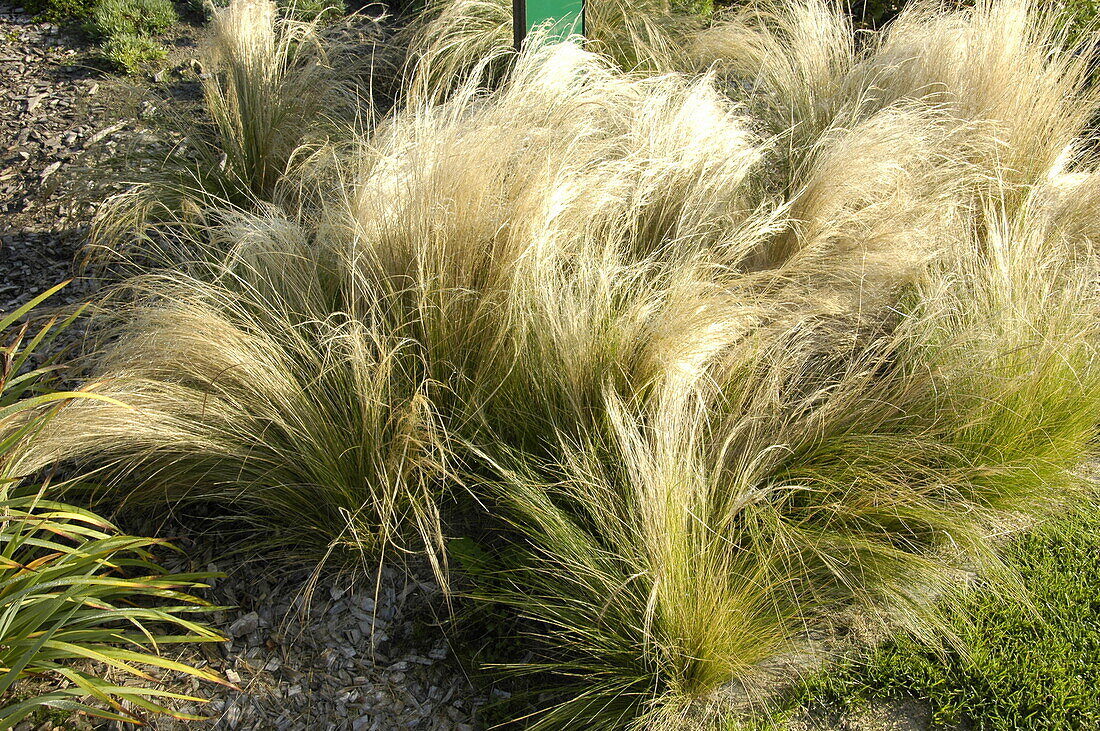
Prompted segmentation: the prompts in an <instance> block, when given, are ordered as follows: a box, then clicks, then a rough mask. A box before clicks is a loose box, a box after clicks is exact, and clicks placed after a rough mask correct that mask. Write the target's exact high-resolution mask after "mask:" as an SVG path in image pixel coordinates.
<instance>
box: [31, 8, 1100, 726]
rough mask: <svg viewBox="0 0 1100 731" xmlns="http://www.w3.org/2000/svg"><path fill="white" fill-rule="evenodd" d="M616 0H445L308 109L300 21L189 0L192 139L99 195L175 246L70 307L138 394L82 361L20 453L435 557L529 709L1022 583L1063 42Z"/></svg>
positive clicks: (1092, 188)
mask: <svg viewBox="0 0 1100 731" xmlns="http://www.w3.org/2000/svg"><path fill="white" fill-rule="evenodd" d="M624 9H625V5H620V4H617V3H610V2H609V3H607V4H605V5H603V7H602V9H594V12H595V13H596V15H595V17H596V19H597V20H596V22H594V25H593V35H594V42H593V43H592V44H591V46H590V48H589V49H588V50H584V49H581V48H580V47H578V46H576V45H574V44H562V45H557V46H549V47H547V46H540V45H539V44H538V43H532V44H530V45H529V46H528V47H527V49H526V50H525V52H524V53H523V54H522V55H521V56H519V57H516V56H515V54H514V53H513V52H512V51H511V50H510V49H509V43H510V41H509V40H508V38H510V32H509V31H508V28H507V26H505V25H503V23H504V14H505V12H504V11H505V6H504V5H503V4H501V3H499V2H496V1H495V0H453V1H452V2H447V3H443V4H441V5H438V6H436V8H435V9H434V10H433V11H432V12H431V13H430V14H429V16H428V20H427V21H426V23H425V24H424V25H422V26H421V31H420V32H421V33H422V35H421V36H420V39H419V40H418V42H417V44H416V45H415V46H414V50H413V53H412V54H411V56H410V60H409V74H410V75H409V84H408V86H407V88H406V90H405V91H404V93H403V94H402V97H401V100H400V103H399V105H398V108H397V109H396V110H395V111H394V112H393V113H392V114H390V115H389V116H387V117H386V118H385V119H383V120H381V121H380V122H379V123H378V124H377V125H364V126H363V128H364V129H365V130H366V131H360V132H359V133H355V132H353V131H351V130H347V131H346V132H345V133H344V134H343V135H340V136H337V135H336V134H335V133H333V134H332V135H331V136H330V137H328V138H327V141H325V142H323V143H322V142H319V141H317V139H314V141H313V144H311V145H309V146H307V147H306V148H305V149H303V148H301V147H300V145H301V144H302V143H303V142H304V141H309V138H310V134H311V131H312V130H313V129H314V128H315V124H316V119H317V117H319V116H321V113H322V112H325V111H328V110H330V109H331V108H332V107H331V106H329V103H328V102H325V101H323V100H326V99H332V98H337V99H344V100H347V99H348V98H349V95H348V93H347V87H346V85H345V82H344V81H343V80H342V77H341V76H340V75H338V74H335V73H332V72H331V66H329V65H326V64H324V63H322V61H321V60H322V59H324V58H325V55H324V53H325V45H324V43H323V42H321V41H320V40H319V37H317V36H315V35H312V34H311V32H310V26H301V25H294V24H288V23H289V22H288V21H279V20H276V19H275V18H276V14H275V9H274V6H273V5H272V4H270V3H263V2H259V1H258V0H238V1H237V2H235V3H233V4H232V5H230V7H229V8H228V9H227V10H225V11H221V12H220V13H219V15H218V16H217V18H216V21H215V38H216V40H215V44H216V45H215V48H216V49H218V53H219V54H220V55H219V56H218V57H219V58H220V59H221V62H220V63H221V64H222V65H221V66H219V67H218V69H217V70H216V72H215V73H213V74H212V75H211V77H210V81H209V82H208V84H207V88H206V105H207V113H208V114H209V120H210V126H209V127H207V128H206V129H207V132H206V133H205V134H206V136H205V137H202V138H201V141H200V142H198V143H194V144H198V145H200V147H197V148H194V149H197V150H198V152H197V153H196V154H195V155H194V156H192V157H191V158H189V162H188V163H187V165H189V166H190V167H186V166H185V167H170V166H169V167H166V168H164V169H163V170H162V173H163V174H162V177H161V178H160V179H158V180H154V181H148V182H146V183H145V184H144V185H142V186H141V187H138V188H137V189H135V191H133V192H131V193H129V194H127V195H125V196H124V197H122V198H120V199H116V201H115V202H114V203H113V204H112V205H111V206H109V207H108V209H107V212H106V214H105V218H104V219H102V220H101V222H100V227H99V232H100V236H101V241H102V242H105V243H106V244H107V245H110V246H111V247H113V248H114V249H115V250H116V251H128V250H134V249H136V250H138V251H141V252H144V253H145V255H148V254H149V253H150V252H155V253H157V255H158V256H160V259H161V261H162V262H165V263H167V264H169V266H168V267H167V268H166V269H163V270H160V271H157V272H156V273H151V274H144V275H139V276H136V277H134V278H132V279H130V280H129V281H127V282H125V283H124V284H123V285H121V291H120V293H119V297H118V302H117V303H112V304H111V305H109V306H106V307H104V308H103V310H102V311H101V312H99V313H98V314H97V315H96V316H95V318H94V320H93V321H94V322H95V323H97V324H98V325H99V326H100V327H101V328H102V334H103V335H104V340H103V342H104V345H103V347H102V348H101V349H100V350H99V352H98V353H97V354H96V355H95V356H94V359H93V364H92V377H93V378H95V379H97V381H98V382H100V383H101V384H102V385H101V386H100V393H102V394H104V395H105V396H109V397H111V398H113V399H116V400H118V401H121V402H124V403H126V404H129V405H131V406H132V407H133V408H135V409H136V410H137V414H138V415H139V416H138V417H137V418H135V417H134V415H133V414H132V413H129V412H126V411H124V410H122V409H120V408H119V407H117V406H114V405H112V404H111V403H108V402H103V401H99V402H91V401H89V402H77V403H74V404H72V405H70V406H69V407H67V408H66V409H65V410H64V411H62V412H61V413H59V414H58V415H57V417H56V418H55V419H54V420H53V421H52V422H51V423H50V425H49V428H48V429H46V430H45V431H44V432H43V434H42V436H41V438H40V439H39V440H37V441H36V444H35V446H34V449H32V450H28V451H26V452H25V453H23V454H22V455H21V457H20V460H19V463H18V466H19V468H20V469H22V470H25V471H33V470H35V469H37V468H39V467H40V466H41V465H44V464H49V463H52V462H54V461H55V460H66V461H70V462H75V463H77V464H79V465H82V466H84V467H86V468H88V469H92V470H96V471H97V472H98V475H99V478H100V479H102V480H103V481H104V482H105V484H107V485H108V486H110V485H116V486H117V485H126V486H127V488H128V489H127V492H126V494H125V495H121V494H120V495H118V496H117V497H119V498H120V499H124V500H125V501H126V502H128V503H129V504H132V505H157V504H161V503H163V502H165V501H168V502H176V501H180V500H202V501H214V502H217V503H220V504H221V505H223V506H224V508H223V512H224V513H225V514H226V515H229V516H232V517H233V518H235V519H238V520H241V521H244V523H246V524H251V525H252V526H253V527H254V528H255V529H256V530H257V533H258V534H259V535H261V536H265V537H267V538H268V540H269V541H270V542H274V543H275V544H277V545H276V546H274V547H276V548H282V549H284V550H286V551H289V552H293V553H304V554H309V555H312V556H314V557H321V556H326V555H329V554H330V553H331V555H333V556H336V557H338V558H340V559H342V560H344V561H351V562H358V561H361V560H363V557H364V556H366V557H368V558H370V559H371V560H379V557H380V555H382V554H384V553H385V552H387V551H391V552H392V551H394V550H398V549H400V550H408V551H425V552H426V553H427V555H428V556H429V557H430V558H431V559H432V560H433V561H434V565H435V567H436V569H437V571H438V573H439V574H440V576H441V578H444V579H445V578H446V577H447V576H448V570H449V566H448V558H451V559H457V560H458V561H459V563H460V564H462V565H461V566H460V568H461V569H462V570H461V573H462V575H463V582H464V583H463V584H461V586H462V587H463V588H462V591H463V593H464V594H465V595H467V596H468V597H470V598H472V599H474V600H480V601H484V602H492V603H497V604H500V605H502V606H505V607H510V608H512V609H514V611H515V612H516V613H517V614H518V615H519V616H520V617H521V618H522V622H521V626H523V627H524V628H525V632H526V635H525V638H524V643H525V644H524V646H525V647H526V648H527V649H528V650H529V652H530V655H529V656H528V657H527V658H526V659H523V660H522V661H516V662H507V661H505V662H504V663H503V667H502V669H503V670H506V671H508V672H512V673H517V674H529V673H539V674H540V677H541V680H540V686H539V687H540V690H547V691H548V692H549V693H550V696H551V697H552V700H550V701H547V700H546V699H545V698H543V699H541V700H538V701H537V702H536V705H535V706H534V707H533V708H532V716H531V717H530V719H528V721H529V723H530V724H531V726H532V727H533V728H546V729H550V728H553V729H569V728H576V729H620V728H623V729H656V730H661V729H673V728H683V727H685V726H686V725H689V724H695V723H699V724H702V723H705V722H706V721H707V720H708V718H713V717H714V716H715V715H716V714H718V713H721V712H723V711H724V710H727V709H729V708H731V707H745V706H751V705H753V704H754V703H757V702H759V700H760V699H761V698H763V697H765V696H766V692H767V689H768V688H770V687H772V686H773V685H774V683H775V678H776V677H788V676H789V675H790V673H791V672H792V671H793V670H794V669H797V668H798V667H799V666H800V664H801V663H803V662H805V659H806V658H807V657H811V656H813V655H814V654H815V652H816V651H817V650H818V649H820V644H821V643H822V641H823V638H824V639H826V640H827V636H828V634H829V629H828V628H829V627H835V626H837V625H842V626H843V625H846V624H849V623H852V622H855V621H856V620H857V618H858V619H859V620H860V621H862V622H863V623H865V624H866V622H867V621H868V619H869V618H870V620H871V621H872V622H873V623H875V624H877V625H879V626H876V627H874V628H873V629H874V630H875V631H876V632H880V631H887V630H893V629H898V628H900V629H902V630H905V631H906V632H907V633H908V634H909V635H910V636H912V637H913V638H915V640H916V641H919V642H922V643H930V644H936V643H940V642H943V641H946V642H947V644H948V645H950V644H951V643H956V644H957V643H958V642H959V638H958V636H957V635H958V633H957V631H956V630H955V628H954V627H953V626H952V625H951V623H950V622H949V621H948V620H947V619H946V618H945V616H944V614H943V613H942V612H941V611H940V610H939V609H938V608H937V605H936V603H935V601H934V600H935V598H936V597H939V596H950V595H949V593H948V589H949V588H950V587H951V586H952V585H953V583H954V581H955V580H956V578H957V575H958V572H959V571H961V570H963V569H968V570H969V569H978V570H980V571H982V572H983V573H984V575H985V576H987V577H989V580H990V582H991V583H990V586H991V587H992V588H994V589H997V590H999V591H1003V592H1011V591H1013V590H1014V588H1016V587H1018V586H1019V582H1018V579H1017V578H1014V575H1013V572H1012V570H1011V569H1010V568H1007V567H1006V566H1005V565H1004V564H1003V562H1002V561H1001V560H1000V559H999V558H998V555H997V551H996V548H995V541H994V540H993V539H992V538H991V536H993V535H994V534H996V533H997V532H998V531H1000V530H1002V529H1003V527H1004V526H1005V525H1006V524H1011V523H1013V521H1015V520H1016V517H1017V516H1018V514H1020V513H1026V514H1029V515H1032V516H1034V515H1042V514H1046V513H1049V512H1053V511H1055V510H1057V509H1058V508H1059V507H1060V506H1062V505H1065V504H1068V503H1071V502H1073V501H1074V499H1075V498H1076V497H1077V496H1078V495H1079V493H1080V486H1079V480H1078V478H1077V477H1076V476H1075V472H1074V470H1075V469H1076V468H1077V466H1078V465H1079V464H1080V462H1081V461H1082V460H1083V459H1084V458H1085V457H1086V456H1087V455H1088V453H1089V451H1090V445H1091V442H1092V440H1093V439H1094V437H1095V436H1096V424H1097V423H1098V417H1100V368H1098V365H1100V364H1098V361H1097V351H1096V323H1097V314H1098V305H1100V303H1098V301H1097V292H1098V291H1100V290H1098V289H1097V284H1098V281H1097V276H1098V274H1097V273H1098V272H1100V269H1098V268H1097V266H1096V260H1095V255H1094V252H1093V246H1092V244H1093V242H1094V241H1095V238H1096V233H1097V232H1096V226H1095V220H1096V216H1095V213H1096V210H1097V204H1096V201H1098V200H1100V193H1098V191H1100V187H1098V185H1100V178H1098V177H1097V175H1096V173H1094V171H1093V166H1092V160H1091V158H1090V156H1089V155H1088V154H1087V152H1086V149H1087V148H1086V147H1085V145H1084V142H1085V139H1084V138H1085V135H1086V129H1087V122H1088V120H1089V119H1090V117H1091V116H1092V114H1093V112H1094V108H1095V103H1096V100H1095V98H1094V96H1093V95H1092V94H1091V93H1090V92H1088V91H1087V90H1086V89H1085V87H1084V84H1083V82H1084V80H1085V78H1086V76H1087V73H1088V68H1087V57H1086V56H1084V55H1082V54H1078V53H1076V52H1075V50H1076V49H1075V47H1074V46H1073V45H1072V44H1071V43H1070V42H1069V41H1067V39H1066V34H1065V32H1064V31H1063V30H1061V29H1062V28H1063V25H1062V24H1061V23H1060V20H1059V18H1058V17H1056V16H1055V15H1053V14H1050V13H1047V12H1045V11H1044V10H1043V8H1042V7H1041V6H1040V5H1038V4H1036V3H1033V2H1029V1H1028V0H999V1H997V2H993V1H992V0H983V1H982V2H979V3H978V4H977V6H976V7H975V8H974V9H970V10H962V11H957V12H949V11H947V10H945V9H944V7H943V6H942V5H941V4H940V3H937V2H916V3H914V4H912V5H910V6H909V7H908V9H907V10H905V11H904V12H903V13H902V14H901V15H900V16H899V18H898V19H897V20H896V21H895V22H894V24H893V25H891V26H890V28H889V29H888V30H887V31H885V32H883V33H879V34H876V35H871V36H868V37H867V38H865V39H864V40H863V42H861V43H859V44H857V43H856V42H855V40H854V38H855V36H854V34H853V29H852V26H851V19H850V17H849V16H847V15H846V14H845V13H843V12H841V11H840V9H839V8H838V7H835V6H834V5H832V4H831V3H827V2H825V0H798V1H795V0H791V1H790V2H778V3H760V4H754V5H751V6H750V7H748V8H742V9H739V10H734V11H731V12H729V13H726V14H724V15H721V16H719V17H716V18H715V19H714V20H713V21H712V22H708V23H704V22H703V21H702V20H699V19H698V18H695V19H691V20H690V21H685V20H684V19H683V16H680V15H677V14H676V13H675V12H672V11H669V10H668V9H667V8H664V7H661V6H659V5H658V4H655V5H654V7H652V8H646V9H643V10H644V12H641V11H638V12H635V13H631V14H627V13H625V12H624ZM601 13H602V15H601ZM600 18H606V19H609V20H606V21H601V20H599V19H600ZM615 18H619V20H615ZM601 23H603V24H602V25H601ZM643 59H644V61H645V63H640V62H638V61H639V60H643ZM188 139H189V140H194V139H197V138H188ZM203 146H204V147H203ZM207 163H208V164H207ZM215 163H216V164H215ZM181 170H183V171H186V172H185V173H181V172H180V171H181ZM181 175H182V177H181ZM188 176H189V177H188ZM173 259H175V262H174V263H173ZM466 527H469V531H466ZM464 532H468V533H469V535H466V536H464V538H466V539H469V540H464V541H463V542H461V543H460V544H456V545H461V546H463V548H462V550H461V551H459V553H457V554H456V553H455V552H454V551H450V552H449V551H448V550H447V548H446V547H447V538H448V537H453V536H455V535H456V534H457V535H459V536H462V535H463V533H464ZM471 557H473V558H471ZM826 644H827V642H826Z"/></svg>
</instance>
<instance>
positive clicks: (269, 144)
mask: <svg viewBox="0 0 1100 731" xmlns="http://www.w3.org/2000/svg"><path fill="white" fill-rule="evenodd" d="M339 30H340V28H339V27H337V26H332V27H326V28H322V27H321V25H320V21H319V20H313V21H299V20H295V19H293V18H291V17H288V16H285V15H280V13H279V11H278V8H277V7H276V5H275V3H274V2H269V1H268V0H248V1H247V2H234V3H231V4H230V5H229V6H228V7H224V8H215V9H213V18H212V20H211V22H210V34H209V37H208V38H207V40H206V42H205V44H204V46H203V48H202V49H201V53H200V58H201V59H202V63H203V66H204V68H205V70H206V73H204V74H203V79H202V104H201V106H200V108H198V109H189V110H182V109H173V110H172V111H173V112H174V113H173V114H169V115H167V116H166V118H165V119H163V122H164V126H165V129H164V130H162V132H163V133H164V137H165V139H166V141H167V142H169V143H170V145H171V151H170V153H169V154H167V155H164V154H163V153H162V152H161V151H160V148H157V151H156V152H155V153H154V154H153V155H146V156H144V157H139V158H138V159H137V160H132V161H130V162H131V165H130V169H132V170H138V171H141V172H140V173H139V177H138V179H137V180H134V181H131V182H133V185H132V187H131V188H130V190H128V191H127V192H125V193H123V194H121V195H117V196H114V197H113V198H111V199H110V200H109V201H107V204H106V205H105V206H104V208H103V210H102V211H100V212H99V213H98V214H97V217H96V220H95V222H94V225H93V231H92V240H93V243H94V244H95V245H96V249H98V250H99V252H98V253H99V254H101V255H109V257H108V258H114V257H117V256H118V255H120V254H121V255H122V257H123V258H126V257H128V256H135V257H137V258H141V259H143V260H144V261H145V262H146V263H148V262H149V261H152V262H164V261H179V260H180V259H181V258H186V257H188V256H195V255H196V252H195V251H186V252H181V251H178V250H176V249H174V248H171V244H170V243H169V242H170V241H174V243H176V244H178V243H179V242H180V239H179V237H178V236H177V237H175V238H174V239H173V237H172V236H171V235H170V231H171V230H173V229H175V228H177V227H180V226H183V225H185V224H189V225H200V226H201V225H202V224H203V222H204V221H205V219H206V217H207V216H209V215H212V214H213V212H214V211H217V210H223V209H230V208H232V209H240V210H246V211H247V210H252V209H253V208H255V207H256V206H259V205H262V204H264V203H266V202H272V201H276V200H283V201H287V200H293V198H294V196H293V191H292V190H281V186H283V185H285V184H286V183H287V178H288V176H290V174H291V171H292V170H293V169H294V168H295V166H296V164H297V161H298V159H299V157H302V156H304V153H303V152H302V148H303V146H306V145H308V144H311V143H317V142H320V141H323V140H324V139H326V138H327V137H329V136H330V135H331V134H333V132H334V130H337V129H341V128H343V127H346V126H354V125H355V124H357V123H359V122H365V121H367V120H369V119H370V118H371V117H372V116H373V112H372V110H371V109H370V105H369V104H368V103H366V98H365V97H364V96H363V91H364V90H362V89H360V87H359V85H358V79H359V74H360V72H361V71H362V68H363V65H364V63H365V62H364V60H363V58H360V57H357V56H362V55H370V54H369V50H370V49H369V48H368V49H365V48H359V47H356V52H355V53H350V52H349V51H350V48H351V47H352V46H354V44H353V43H351V41H349V40H347V38H346V37H345V36H342V35H341V34H340V33H339ZM361 97H362V98H361ZM360 102H363V103H362V104H360ZM165 229H168V232H166V231H165Z"/></svg>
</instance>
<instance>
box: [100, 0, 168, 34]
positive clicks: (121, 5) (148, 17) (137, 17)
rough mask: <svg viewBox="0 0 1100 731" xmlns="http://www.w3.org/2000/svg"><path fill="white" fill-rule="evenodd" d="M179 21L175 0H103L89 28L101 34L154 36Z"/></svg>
mask: <svg viewBox="0 0 1100 731" xmlns="http://www.w3.org/2000/svg"><path fill="white" fill-rule="evenodd" d="M178 21H179V16H178V15H177V14H176V8H175V6H174V5H172V3H171V0H99V2H98V3H96V6H95V8H94V9H93V10H92V17H91V20H90V21H89V23H88V30H89V32H91V33H92V34H93V35H95V36H97V37H100V38H108V39H110V38H118V37H122V36H152V35H156V34H157V33H163V32H164V31H166V30H168V28H170V27H171V26H172V25H174V24H175V23H177V22H178Z"/></svg>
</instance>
